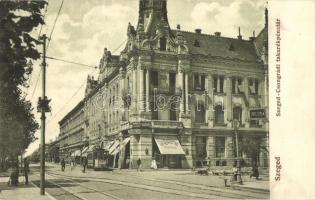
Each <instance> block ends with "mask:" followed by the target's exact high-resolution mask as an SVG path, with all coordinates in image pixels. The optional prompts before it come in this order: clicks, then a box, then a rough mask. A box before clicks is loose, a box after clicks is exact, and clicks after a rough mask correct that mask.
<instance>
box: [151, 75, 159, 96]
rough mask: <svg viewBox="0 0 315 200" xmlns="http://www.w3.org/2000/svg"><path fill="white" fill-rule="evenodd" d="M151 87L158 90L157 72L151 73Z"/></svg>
mask: <svg viewBox="0 0 315 200" xmlns="http://www.w3.org/2000/svg"><path fill="white" fill-rule="evenodd" d="M151 85H152V88H158V86H159V73H158V72H157V71H151ZM152 91H153V89H152Z"/></svg>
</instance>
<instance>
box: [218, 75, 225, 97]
mask: <svg viewBox="0 0 315 200" xmlns="http://www.w3.org/2000/svg"><path fill="white" fill-rule="evenodd" d="M219 88H220V91H219V92H221V93H223V91H224V89H223V88H224V77H223V76H220V87H219Z"/></svg>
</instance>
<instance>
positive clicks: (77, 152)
mask: <svg viewBox="0 0 315 200" xmlns="http://www.w3.org/2000/svg"><path fill="white" fill-rule="evenodd" d="M71 156H72V157H76V156H81V151H80V150H79V149H78V150H76V151H74V152H72V153H71Z"/></svg>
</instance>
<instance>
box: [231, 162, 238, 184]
mask: <svg viewBox="0 0 315 200" xmlns="http://www.w3.org/2000/svg"><path fill="white" fill-rule="evenodd" d="M232 172H233V175H232V177H231V181H232V182H234V181H237V174H238V168H237V167H236V164H234V165H233V168H232Z"/></svg>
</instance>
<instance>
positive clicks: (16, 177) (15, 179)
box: [8, 160, 19, 186]
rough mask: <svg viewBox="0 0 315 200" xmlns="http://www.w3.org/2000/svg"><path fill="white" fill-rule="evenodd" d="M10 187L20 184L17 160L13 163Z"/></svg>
mask: <svg viewBox="0 0 315 200" xmlns="http://www.w3.org/2000/svg"><path fill="white" fill-rule="evenodd" d="M10 172H11V173H10V178H9V182H8V184H9V185H14V186H17V185H18V183H19V163H18V161H17V160H13V161H12V162H11V168H10Z"/></svg>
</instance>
